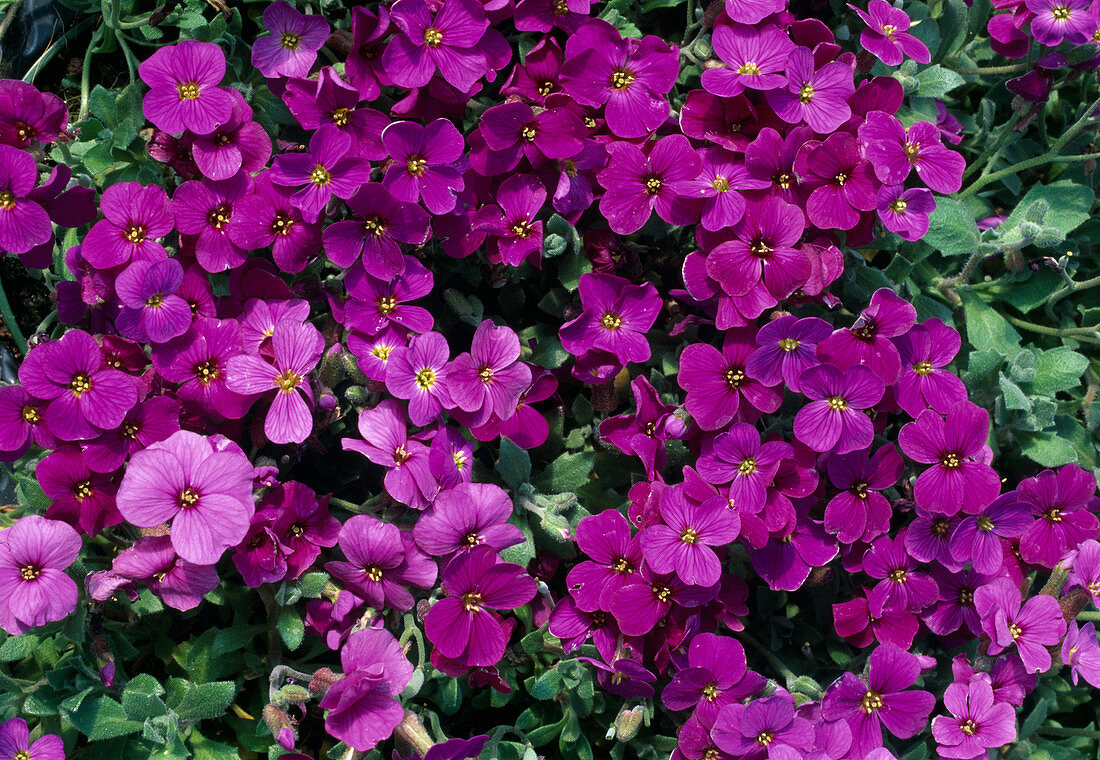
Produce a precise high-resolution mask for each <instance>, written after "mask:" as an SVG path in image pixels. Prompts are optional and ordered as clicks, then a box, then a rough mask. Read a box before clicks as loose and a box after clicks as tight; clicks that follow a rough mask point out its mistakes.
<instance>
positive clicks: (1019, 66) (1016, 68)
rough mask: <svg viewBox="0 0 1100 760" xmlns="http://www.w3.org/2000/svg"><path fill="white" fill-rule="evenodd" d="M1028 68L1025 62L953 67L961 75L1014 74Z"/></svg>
mask: <svg viewBox="0 0 1100 760" xmlns="http://www.w3.org/2000/svg"><path fill="white" fill-rule="evenodd" d="M1029 68H1030V66H1028V65H1027V64H1026V63H1014V64H1011V65H1009V66H979V67H978V68H974V69H955V73H956V74H962V75H963V76H981V75H983V74H1016V73H1018V72H1021V71H1027V70H1028V69H1029Z"/></svg>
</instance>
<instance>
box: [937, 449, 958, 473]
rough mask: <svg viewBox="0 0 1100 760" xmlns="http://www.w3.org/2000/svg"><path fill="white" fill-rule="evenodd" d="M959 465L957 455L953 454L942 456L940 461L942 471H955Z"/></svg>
mask: <svg viewBox="0 0 1100 760" xmlns="http://www.w3.org/2000/svg"><path fill="white" fill-rule="evenodd" d="M961 463H962V462H961V460H960V459H959V455H958V454H956V453H954V452H952V453H950V454H944V455H943V459H941V460H940V464H942V465H943V466H944V469H947V470H957V469H959V465H960V464H961Z"/></svg>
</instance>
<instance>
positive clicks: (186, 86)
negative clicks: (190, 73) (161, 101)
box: [176, 82, 200, 100]
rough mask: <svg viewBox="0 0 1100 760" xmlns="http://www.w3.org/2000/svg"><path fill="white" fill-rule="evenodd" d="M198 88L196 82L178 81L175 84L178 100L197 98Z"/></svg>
mask: <svg viewBox="0 0 1100 760" xmlns="http://www.w3.org/2000/svg"><path fill="white" fill-rule="evenodd" d="M199 90H200V87H199V83H198V82H180V83H179V84H177V85H176V92H178V93H179V96H180V100H198V97H199Z"/></svg>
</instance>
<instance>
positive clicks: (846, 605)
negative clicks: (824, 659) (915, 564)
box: [833, 589, 977, 726]
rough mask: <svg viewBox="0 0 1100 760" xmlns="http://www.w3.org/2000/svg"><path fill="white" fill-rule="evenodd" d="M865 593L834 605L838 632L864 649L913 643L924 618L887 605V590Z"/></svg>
mask: <svg viewBox="0 0 1100 760" xmlns="http://www.w3.org/2000/svg"><path fill="white" fill-rule="evenodd" d="M864 593H865V594H866V595H867V596H866V598H864V597H856V598H855V599H852V600H850V601H847V602H840V603H837V604H834V605H833V621H834V622H833V627H834V628H835V630H836V633H837V635H838V636H841V637H842V638H844V639H846V640H847V641H848V643H850V644H851V645H852V646H856V647H860V648H861V649H862V648H863V647H868V646H870V645H871V644H874V643H876V642H877V643H880V644H886V643H890V644H895V645H896V646H898V647H901V648H902V649H908V648H909V647H910V646H912V644H913V639H914V638H916V636H917V631H918V630H919V629H920V623H921V619H920V618H918V617H917V616H916V615H914V614H913V613H912V612H909V611H908V610H906V609H905V608H904V607H898V606H891V605H888V604H885V603H884V597H885V596H886V594H885V592H884V591H878V590H875V589H871V590H867V589H864ZM976 616H977V613H975V617H976ZM956 630H958V629H957V628H956ZM845 726H847V724H845Z"/></svg>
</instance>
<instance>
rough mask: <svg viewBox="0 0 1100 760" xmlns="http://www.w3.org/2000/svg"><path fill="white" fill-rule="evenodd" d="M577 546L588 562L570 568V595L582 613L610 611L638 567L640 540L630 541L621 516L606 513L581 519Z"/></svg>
mask: <svg viewBox="0 0 1100 760" xmlns="http://www.w3.org/2000/svg"><path fill="white" fill-rule="evenodd" d="M577 546H578V548H579V549H580V550H581V551H582V552H584V554H585V555H586V556H588V557H589V558H590V559H589V560H586V561H583V562H579V563H577V564H576V565H574V566H573V567H572V568H570V570H569V574H568V576H566V584H567V586H568V587H569V593H570V594H571V595H572V596H573V599H574V600H575V601H576V603H577V607H579V608H580V609H582V610H585V611H589V612H591V611H594V610H609V609H610V606H609V605H610V604H611V601H612V600H613V599H615V598H616V597H617V596H618V594H619V592H620V591H622V590H623V588H624V587H625V586H626V585H627V584H629V583H631V582H632V581H633V579H634V575H635V573H636V572H637V571H638V569H639V568H640V567H641V564H642V548H641V545H640V543H639V539H638V537H637V536H634V537H631V535H630V524H629V523H628V522H627V521H626V518H625V517H623V515H622V513H621V512H618V511H616V510H614V509H605V510H604V511H602V512H600V513H598V514H595V515H587V516H586V517H583V518H581V521H580V523H578V524H577Z"/></svg>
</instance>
